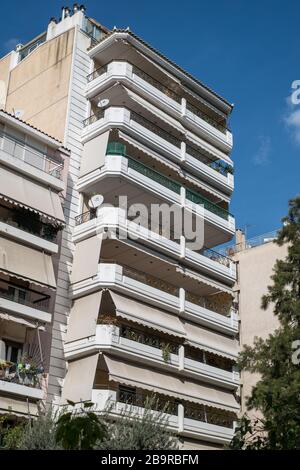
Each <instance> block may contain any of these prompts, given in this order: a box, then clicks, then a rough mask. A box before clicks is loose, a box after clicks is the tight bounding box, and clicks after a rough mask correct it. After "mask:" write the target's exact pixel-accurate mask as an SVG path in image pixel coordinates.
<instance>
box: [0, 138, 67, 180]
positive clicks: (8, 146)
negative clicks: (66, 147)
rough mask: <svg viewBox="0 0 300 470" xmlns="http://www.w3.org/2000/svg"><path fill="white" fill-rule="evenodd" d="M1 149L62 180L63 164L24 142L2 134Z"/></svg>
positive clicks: (0, 139)
mask: <svg viewBox="0 0 300 470" xmlns="http://www.w3.org/2000/svg"><path fill="white" fill-rule="evenodd" d="M0 149H1V150H2V151H3V152H5V153H8V154H9V155H11V156H12V157H14V158H17V159H18V160H22V161H23V162H25V163H27V164H29V165H31V166H33V167H34V168H37V169H39V170H41V171H44V172H45V173H47V174H49V175H51V176H54V177H55V178H58V179H61V178H62V170H63V166H64V164H63V162H58V161H57V160H54V159H53V158H51V157H50V156H49V155H47V154H46V153H44V152H41V151H40V150H38V149H36V148H35V147H33V146H32V145H29V144H28V143H26V142H22V141H21V140H18V139H17V138H15V137H12V136H11V135H8V134H5V133H0Z"/></svg>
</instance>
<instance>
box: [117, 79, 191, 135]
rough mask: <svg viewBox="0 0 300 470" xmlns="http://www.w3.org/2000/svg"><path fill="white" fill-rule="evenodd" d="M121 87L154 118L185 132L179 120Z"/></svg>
mask: <svg viewBox="0 0 300 470" xmlns="http://www.w3.org/2000/svg"><path fill="white" fill-rule="evenodd" d="M122 87H123V88H124V90H125V91H126V93H127V95H128V96H129V98H131V99H132V100H133V101H135V102H136V103H138V104H139V105H140V106H142V108H144V109H145V111H147V112H149V113H151V114H153V116H155V118H156V119H157V118H158V119H161V120H162V121H163V122H165V123H166V124H168V125H169V126H171V127H173V128H174V129H176V131H177V132H179V133H181V134H185V133H186V129H185V128H184V127H183V126H182V125H181V124H180V122H178V121H177V120H176V119H174V118H173V117H171V116H170V115H169V114H167V113H165V112H164V111H162V110H161V109H159V108H157V106H154V105H153V104H151V103H150V102H149V101H146V100H144V98H142V97H141V96H139V95H137V94H136V93H134V92H133V91H131V90H129V89H128V88H126V87H125V86H124V85H122Z"/></svg>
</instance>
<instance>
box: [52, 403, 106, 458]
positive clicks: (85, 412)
mask: <svg viewBox="0 0 300 470" xmlns="http://www.w3.org/2000/svg"><path fill="white" fill-rule="evenodd" d="M68 403H69V405H71V406H73V407H74V406H75V404H74V403H73V402H71V401H69V402H68ZM92 406H93V403H90V402H86V403H83V405H82V407H81V409H79V410H75V408H74V409H73V411H71V412H66V413H63V414H62V415H61V416H60V417H59V419H58V421H57V429H56V440H57V442H58V443H59V444H61V445H62V447H63V448H64V449H66V450H70V449H73V450H90V449H93V448H94V446H95V444H96V442H97V441H102V440H103V439H104V438H105V436H106V433H107V430H106V426H105V424H104V422H103V421H102V420H101V419H100V418H99V416H97V415H96V414H95V413H94V412H93V411H90V410H89V408H91V407H92Z"/></svg>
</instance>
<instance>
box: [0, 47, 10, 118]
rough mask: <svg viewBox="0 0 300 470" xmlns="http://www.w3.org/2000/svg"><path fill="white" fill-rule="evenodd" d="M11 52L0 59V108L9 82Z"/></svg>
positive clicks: (2, 107)
mask: <svg viewBox="0 0 300 470" xmlns="http://www.w3.org/2000/svg"><path fill="white" fill-rule="evenodd" d="M12 54H13V53H9V54H7V55H6V56H4V57H2V59H0V109H4V108H5V103H6V94H7V85H8V82H9V67H10V61H11V57H12Z"/></svg>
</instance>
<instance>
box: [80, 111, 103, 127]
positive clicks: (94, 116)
mask: <svg viewBox="0 0 300 470" xmlns="http://www.w3.org/2000/svg"><path fill="white" fill-rule="evenodd" d="M103 117H104V110H103V109H99V110H98V111H96V112H95V113H93V114H91V115H90V116H89V117H87V118H86V119H84V120H83V127H87V126H89V125H90V124H93V123H94V122H97V121H99V119H102V118H103Z"/></svg>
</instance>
